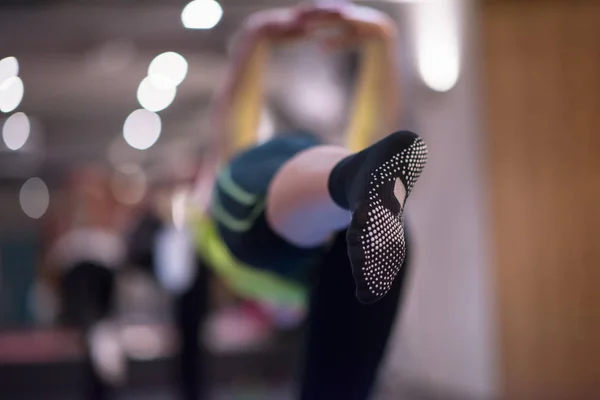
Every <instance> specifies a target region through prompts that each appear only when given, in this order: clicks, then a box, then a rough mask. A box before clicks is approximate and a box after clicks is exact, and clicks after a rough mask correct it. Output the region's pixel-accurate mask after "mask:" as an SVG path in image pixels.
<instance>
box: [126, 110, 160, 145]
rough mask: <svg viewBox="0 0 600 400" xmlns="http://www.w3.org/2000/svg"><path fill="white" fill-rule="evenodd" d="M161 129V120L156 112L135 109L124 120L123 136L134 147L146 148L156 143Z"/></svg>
mask: <svg viewBox="0 0 600 400" xmlns="http://www.w3.org/2000/svg"><path fill="white" fill-rule="evenodd" d="M161 130H162V122H161V119H160V117H159V116H158V114H156V113H153V112H152V111H148V110H135V111H134V112H132V113H131V114H129V116H128V117H127V119H126V120H125V124H124V125H123V138H124V139H125V141H126V142H127V144H128V145H130V146H131V147H133V148H134V149H138V150H146V149H148V148H150V147H151V146H152V145H153V144H154V143H156V141H157V140H158V138H159V137H160V132H161Z"/></svg>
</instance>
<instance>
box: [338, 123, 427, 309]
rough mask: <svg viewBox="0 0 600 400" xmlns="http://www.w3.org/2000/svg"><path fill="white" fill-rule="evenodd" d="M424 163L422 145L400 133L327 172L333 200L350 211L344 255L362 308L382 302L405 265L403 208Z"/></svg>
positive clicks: (409, 136)
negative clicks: (349, 264) (346, 256)
mask: <svg viewBox="0 0 600 400" xmlns="http://www.w3.org/2000/svg"><path fill="white" fill-rule="evenodd" d="M426 161H427V146H426V145H425V142H423V140H422V139H421V138H420V137H419V136H418V135H416V134H415V133H412V132H408V131H400V132H396V133H392V134H391V135H389V136H387V137H386V138H384V139H382V140H380V141H379V142H377V143H375V144H373V145H372V146H370V147H368V148H367V149H365V150H363V151H361V152H359V153H356V154H354V155H351V156H348V157H346V158H345V159H343V160H342V161H340V162H339V163H338V164H337V165H336V166H335V167H334V169H333V170H332V171H331V175H330V176H329V193H330V195H331V198H332V199H333V201H334V202H335V203H336V204H338V205H339V206H340V207H342V208H345V209H347V210H350V211H352V222H351V223H350V227H349V228H348V231H347V234H346V235H347V241H348V256H349V258H350V263H351V264H352V274H353V276H354V280H355V282H356V297H357V298H358V300H359V301H360V302H361V303H373V302H375V301H377V300H379V299H381V298H382V297H383V296H384V295H385V294H386V293H387V292H388V291H389V290H390V287H391V286H392V283H393V281H394V279H395V277H396V275H397V274H398V271H399V270H400V267H402V265H403V264H404V259H405V256H406V244H405V240H404V221H403V211H404V203H405V202H406V199H407V198H408V196H409V194H410V192H411V191H412V188H413V186H414V184H415V183H416V181H417V179H418V178H419V175H420V174H421V171H423V168H424V167H425V163H426ZM399 192H400V194H399V196H401V198H397V195H396V194H395V193H399Z"/></svg>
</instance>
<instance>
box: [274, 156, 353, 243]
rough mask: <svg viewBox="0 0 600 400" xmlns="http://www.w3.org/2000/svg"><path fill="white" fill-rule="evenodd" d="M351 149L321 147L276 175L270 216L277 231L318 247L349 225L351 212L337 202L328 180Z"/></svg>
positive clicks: (296, 158) (289, 162)
mask: <svg viewBox="0 0 600 400" xmlns="http://www.w3.org/2000/svg"><path fill="white" fill-rule="evenodd" d="M350 154H351V151H350V150H348V149H346V148H344V147H340V146H325V145H324V146H317V147H313V148H310V149H308V150H305V151H302V152H300V153H298V154H297V155H296V156H294V157H293V158H291V159H290V160H289V161H288V162H287V163H286V164H285V165H284V166H283V167H282V168H281V169H280V170H279V171H278V172H277V174H276V175H275V177H274V179H273V181H272V182H271V186H270V187H269V191H268V193H267V204H266V217H267V221H268V223H269V225H270V227H271V229H273V230H274V231H275V232H277V234H279V235H280V236H281V237H283V238H284V239H286V240H287V241H288V242H290V243H292V244H294V245H296V246H298V247H305V248H310V247H317V246H320V245H322V244H325V243H326V242H327V241H328V240H329V239H330V237H331V235H332V234H333V233H334V232H336V231H339V230H342V229H345V228H347V227H348V225H349V224H350V221H351V217H352V216H351V213H350V211H348V210H344V209H342V208H341V207H339V206H338V205H337V204H335V203H334V202H333V200H332V199H331V196H330V194H329V188H328V181H329V175H330V174H331V171H332V169H333V167H335V166H336V164H337V163H338V162H340V161H341V160H342V159H343V158H345V157H346V156H348V155H350Z"/></svg>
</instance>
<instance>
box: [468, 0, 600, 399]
mask: <svg viewBox="0 0 600 400" xmlns="http://www.w3.org/2000/svg"><path fill="white" fill-rule="evenodd" d="M480 17H481V18H480V21H481V28H482V32H483V39H482V41H481V42H482V50H483V55H484V63H483V65H484V67H483V68H484V71H483V76H484V83H485V85H484V87H485V98H486V128H487V133H488V137H489V146H488V155H489V166H490V170H489V171H490V174H491V175H490V178H491V182H492V184H491V187H492V196H491V198H492V210H493V215H494V221H493V222H494V243H495V260H496V267H497V274H496V278H497V284H498V291H497V292H498V301H497V304H498V307H499V313H500V337H501V354H500V358H501V362H502V375H503V383H504V385H503V387H504V394H505V398H507V399H510V400H513V399H515V400H520V399H526V400H537V399H543V400H552V399H557V400H558V399H561V400H563V399H564V400H579V399H600V2H598V1H594V0H590V1H578V2H574V1H573V2H556V1H553V2H550V1H548V2H542V1H538V2H489V3H483V5H482V6H481V8H480Z"/></svg>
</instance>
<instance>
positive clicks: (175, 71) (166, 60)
mask: <svg viewBox="0 0 600 400" xmlns="http://www.w3.org/2000/svg"><path fill="white" fill-rule="evenodd" d="M187 73H188V63H187V61H186V59H185V58H184V57H183V56H182V55H181V54H179V53H175V52H172V51H169V52H166V53H162V54H159V55H158V56H156V57H155V58H154V59H153V60H152V61H151V62H150V66H149V67H148V77H149V78H150V81H151V82H152V84H153V85H154V86H155V87H157V88H159V89H167V88H173V87H175V86H178V85H179V84H181V82H183V80H184V79H185V77H186V75H187Z"/></svg>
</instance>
